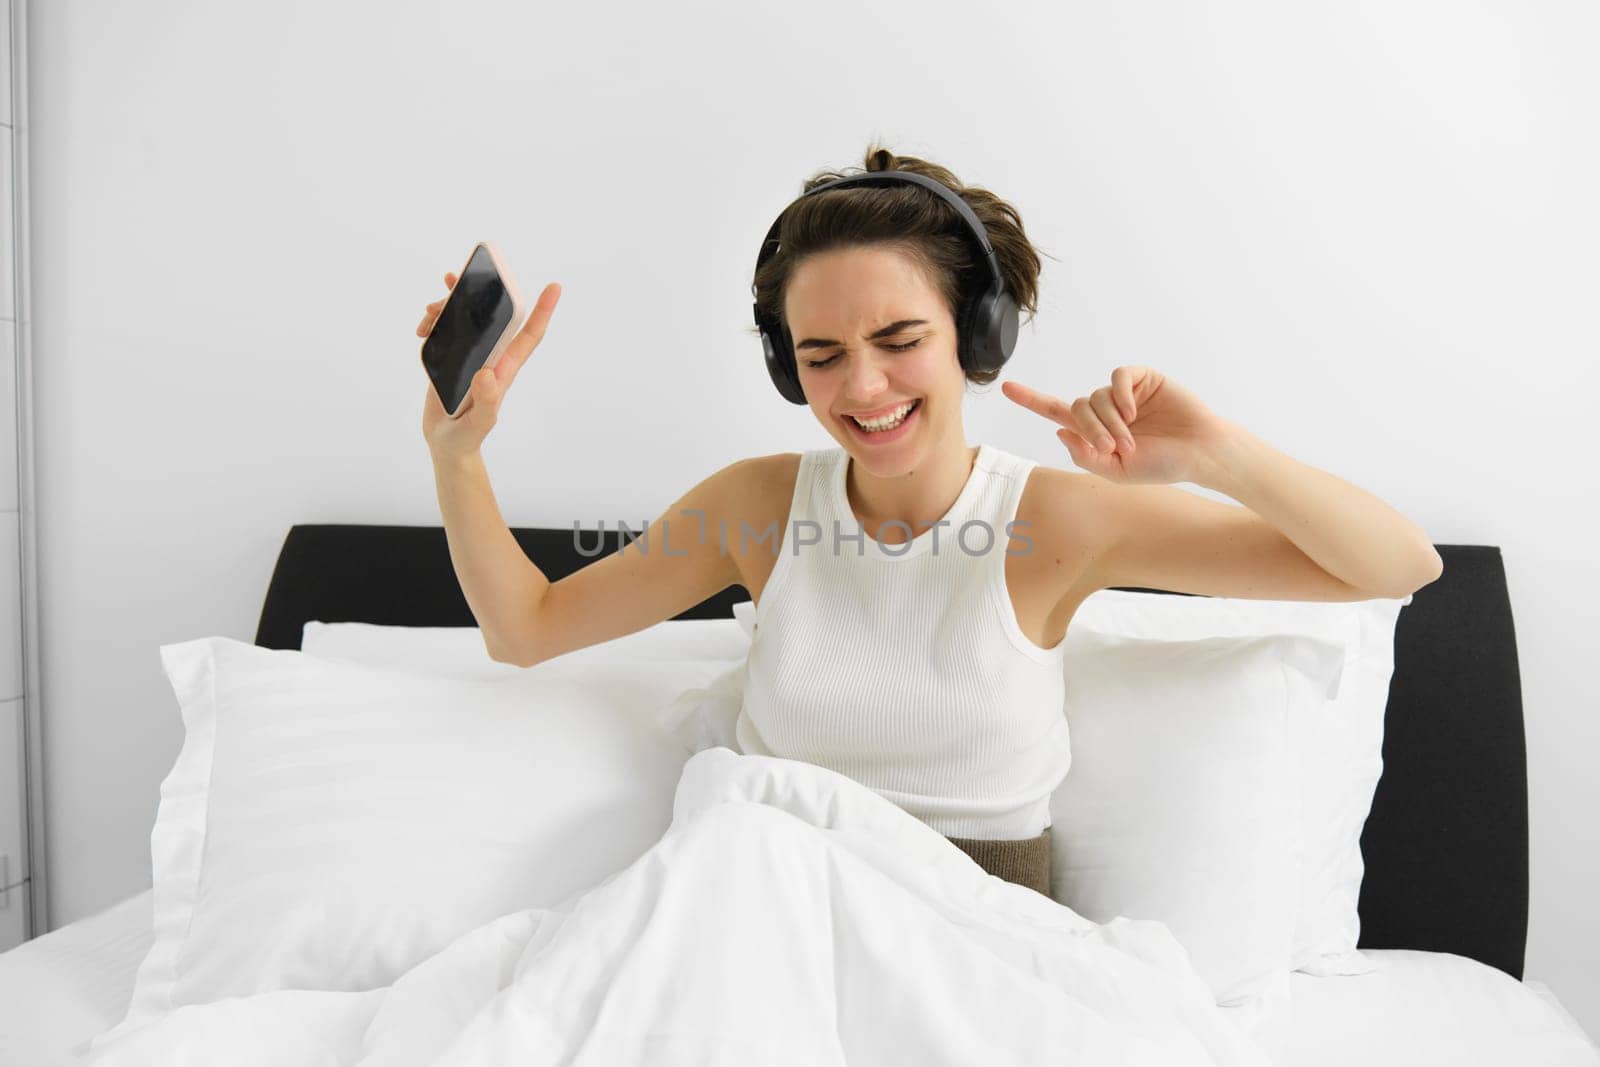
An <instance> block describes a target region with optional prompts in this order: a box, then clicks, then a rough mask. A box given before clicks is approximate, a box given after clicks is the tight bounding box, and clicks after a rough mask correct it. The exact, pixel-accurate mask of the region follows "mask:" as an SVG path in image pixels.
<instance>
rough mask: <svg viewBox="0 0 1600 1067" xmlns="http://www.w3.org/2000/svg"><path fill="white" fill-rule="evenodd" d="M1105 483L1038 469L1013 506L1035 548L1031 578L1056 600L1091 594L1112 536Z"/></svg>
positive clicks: (1092, 477) (1096, 586)
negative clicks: (1097, 564)
mask: <svg viewBox="0 0 1600 1067" xmlns="http://www.w3.org/2000/svg"><path fill="white" fill-rule="evenodd" d="M1108 486H1112V483H1110V482H1107V481H1106V480H1105V479H1104V478H1100V477H1097V476H1095V475H1093V474H1086V473H1083V472H1081V471H1068V470H1061V469H1059V468H1056V467H1047V466H1045V465H1044V464H1042V463H1040V464H1038V465H1036V466H1035V467H1034V468H1033V471H1032V473H1031V474H1030V475H1029V477H1028V482H1027V484H1026V486H1024V488H1023V493H1022V499H1021V500H1020V501H1018V503H1017V521H1018V523H1019V524H1021V523H1023V522H1026V523H1027V525H1025V526H1021V531H1022V532H1023V533H1025V534H1026V535H1027V536H1028V537H1029V538H1031V539H1032V540H1033V542H1034V547H1033V548H1032V549H1031V551H1030V554H1031V555H1033V556H1035V557H1036V559H1035V562H1034V564H1033V565H1032V566H1031V567H1030V568H1029V571H1030V576H1031V577H1032V578H1033V579H1034V580H1036V581H1039V582H1042V583H1044V584H1046V585H1048V586H1049V587H1050V588H1051V590H1052V591H1053V592H1054V594H1055V595H1056V597H1057V598H1061V599H1072V600H1074V601H1078V600H1082V599H1083V598H1084V597H1087V596H1088V595H1089V594H1090V593H1093V592H1094V591H1095V590H1096V589H1100V588H1104V586H1103V585H1101V584H1099V580H1100V576H1099V572H1098V570H1097V568H1096V562H1097V560H1099V559H1100V558H1101V557H1102V556H1103V554H1104V552H1105V548H1106V546H1107V545H1108V544H1110V543H1111V541H1112V539H1113V538H1114V536H1115V531H1113V530H1111V529H1110V528H1109V526H1108V523H1109V521H1110V517H1109V516H1110V513H1109V511H1108V509H1107V508H1106V507H1105V500H1104V497H1103V496H1102V491H1103V490H1104V489H1105V488H1106V487H1108Z"/></svg>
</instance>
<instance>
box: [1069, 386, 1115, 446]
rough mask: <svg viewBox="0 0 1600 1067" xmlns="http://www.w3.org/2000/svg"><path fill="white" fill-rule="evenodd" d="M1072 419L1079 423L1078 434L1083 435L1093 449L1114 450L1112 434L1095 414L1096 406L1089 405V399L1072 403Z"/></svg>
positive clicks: (1082, 397) (1081, 399)
mask: <svg viewBox="0 0 1600 1067" xmlns="http://www.w3.org/2000/svg"><path fill="white" fill-rule="evenodd" d="M1072 417H1073V418H1074V419H1075V420H1076V421H1077V424H1078V432H1079V433H1080V434H1082V435H1083V439H1084V440H1085V441H1087V442H1088V443H1089V445H1090V447H1091V448H1095V449H1098V450H1100V451H1102V452H1110V451H1111V449H1112V441H1111V434H1110V432H1109V431H1108V430H1107V429H1106V427H1105V423H1103V422H1101V421H1100V416H1099V415H1098V414H1097V413H1096V412H1095V410H1094V405H1092V404H1091V403H1089V398H1088V397H1086V396H1080V397H1079V398H1078V399H1076V400H1074V401H1073V402H1072Z"/></svg>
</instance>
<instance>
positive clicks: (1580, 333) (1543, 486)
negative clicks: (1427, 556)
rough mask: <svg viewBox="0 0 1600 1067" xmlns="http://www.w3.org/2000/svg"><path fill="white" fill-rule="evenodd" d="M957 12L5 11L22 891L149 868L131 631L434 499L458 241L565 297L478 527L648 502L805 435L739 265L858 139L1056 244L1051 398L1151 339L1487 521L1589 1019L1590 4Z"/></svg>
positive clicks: (551, 8)
mask: <svg viewBox="0 0 1600 1067" xmlns="http://www.w3.org/2000/svg"><path fill="white" fill-rule="evenodd" d="M994 11H995V13H993V14H985V15H979V14H977V13H976V12H977V9H975V8H973V7H972V6H971V5H970V4H965V3H962V4H957V3H948V2H941V3H935V4H930V3H927V2H925V0H924V2H919V3H916V4H903V5H901V4H892V5H891V4H873V5H866V6H858V5H857V4H855V3H839V2H837V0H830V2H824V3H818V4H810V5H807V6H806V7H805V8H804V9H800V8H796V7H794V6H792V5H790V6H761V5H751V4H741V3H724V4H703V3H702V4H692V5H686V4H667V5H660V4H646V3H633V4H629V5H626V6H625V8H623V9H621V10H619V9H618V7H617V5H615V4H606V5H599V6H590V5H581V4H560V5H558V4H540V5H524V4H515V3H509V2H504V3H496V2H492V0H473V2H462V0H450V2H449V3H446V2H444V0H438V2H427V3H425V2H419V0H412V2H406V3H396V2H394V0H384V2H381V3H380V2H377V0H368V2H365V3H344V4H326V3H321V2H313V0H282V2H278V3H272V4H264V3H263V4H257V5H253V6H250V7H247V6H245V5H241V4H197V3H178V2H172V0H169V2H167V3H145V4H136V5H125V4H115V3H107V2H100V3H92V2H88V0H75V2H74V0H56V2H52V3H41V4H36V5H34V7H33V21H32V33H31V36H30V40H29V47H30V49H31V50H32V51H31V66H32V71H33V79H34V80H33V82H32V84H31V86H30V89H31V92H32V99H33V107H34V112H33V119H34V129H33V134H34V157H33V166H34V168H35V170H34V172H33V175H32V178H33V188H34V190H35V192H34V197H33V206H34V210H35V212H36V214H35V217H34V220H33V226H34V263H35V268H36V275H35V277H34V279H33V282H34V293H35V296H36V304H35V307H34V318H35V320H36V322H37V329H36V333H35V338H34V343H35V350H36V357H35V358H36V360H37V364H38V365H37V388H38V396H37V410H38V429H39V433H40V435H41V436H40V440H39V441H38V458H39V464H40V468H39V471H38V476H39V486H40V489H39V505H40V516H39V517H40V540H41V546H42V547H41V554H40V558H41V564H42V567H43V573H42V575H41V585H40V588H41V598H42V616H43V626H44V633H43V635H42V655H43V662H44V701H45V714H46V719H47V734H46V738H45V744H46V746H47V752H48V780H47V787H48V798H49V842H48V844H49V857H50V865H49V871H48V873H49V881H50V886H51V889H52V892H51V901H50V904H51V914H52V921H53V924H54V925H60V924H63V923H66V922H69V921H71V920H73V919H76V918H78V917H80V916H83V915H85V914H88V913H90V912H92V911H94V910H96V909H99V908H103V907H105V906H107V905H109V904H111V903H113V902H115V901H118V900H120V899H122V898H124V897H126V896H128V895H129V894H132V893H134V892H137V891H139V890H140V889H142V888H144V887H145V886H147V885H148V884H149V877H150V869H149V864H150V855H149V831H150V827H151V825H152V822H153V819H154V815H155V809H156V803H157V800H158V788H159V784H160V781H161V779H162V777H163V776H164V775H165V773H166V771H167V769H168V767H169V766H170V764H171V762H172V760H173V758H174V756H175V755H176V753H177V749H178V744H179V741H180V733H181V731H180V724H179V720H178V715H177V712H176V710H175V708H174V706H173V702H172V699H171V694H170V691H169V689H168V687H167V685H166V682H165V680H164V678H163V676H162V673H161V669H160V666H159V662H158V658H157V653H156V649H157V646H158V645H160V644H163V643H167V642H173V641H181V640H186V639H189V638H192V637H196V636H202V635H207V634H226V635H229V636H232V637H235V638H239V639H241V640H250V639H251V638H252V637H253V636H254V633H255V626H256V621H257V617H258V612H259V610H260V606H261V598H262V594H263V591H264V590H265V587H266V583H267V579H268V577H269V575H270V572H271V568H272V565H273V561H274V559H275V557H276V554H277V551H278V548H279V545H280V543H281V541H282V539H283V536H284V533H285V531H286V530H287V529H288V528H289V526H290V525H291V524H292V523H296V522H380V523H383V522H393V523H429V524H431V523H437V522H438V521H439V516H438V511H437V505H436V501H435V498H434V493H433V481H432V476H431V468H430V466H429V462H428V455H427V452H426V450H425V447H424V445H423V442H422V438H421V433H420V429H419V422H420V412H421V402H422V398H423V390H424V389H425V388H426V380H425V377H424V375H423V372H422V370H421V367H420V365H419V363H418V351H417V339H416V337H415V335H414V333H413V331H414V329H415V326H416V324H417V320H418V319H419V317H420V316H421V313H422V306H423V305H424V304H425V303H426V302H428V301H430V300H433V299H435V298H437V297H438V296H440V295H442V294H443V292H444V290H443V283H442V280H441V275H442V274H443V273H444V272H445V271H446V270H453V269H457V268H458V267H459V266H460V264H461V262H462V260H463V259H464V257H465V255H466V253H467V251H468V249H469V248H470V246H471V244H472V242H474V241H476V240H478V239H480V238H491V239H494V240H496V241H498V242H500V244H501V246H502V248H503V249H504V250H505V251H506V253H507V255H508V256H509V258H510V262H511V263H512V264H513V265H514V268H515V270H516V272H517V274H518V276H519V277H520V278H521V280H522V282H523V284H524V286H525V287H526V288H527V289H529V290H530V292H532V293H535V294H536V293H537V292H538V290H539V289H540V288H541V287H542V286H543V285H544V284H545V283H546V282H548V281H552V280H558V281H560V282H562V283H563V285H564V288H565V293H564V295H563V297H562V301H561V305H560V307H559V309H558V310H557V312H556V317H555V320H554V322H553V324H552V326H551V328H550V331H549V334H548V336H547V338H546V340H545V342H544V345H543V346H542V347H541V348H540V349H539V350H538V351H537V352H536V353H535V354H534V356H533V358H532V360H531V361H530V362H529V364H528V365H527V367H526V368H525V370H524V371H523V373H522V375H521V377H520V378H519V380H518V382H517V383H516V387H515V389H514V392H513V395H512V396H511V398H510V399H509V400H508V402H507V404H506V406H505V408H504V409H503V411H502V416H501V422H500V425H499V427H498V428H497V429H496V430H495V432H494V435H493V436H492V437H491V438H490V440H489V442H488V445H487V447H486V455H487V458H488V461H489V467H490V471H491V473H492V474H493V476H494V478H495V484H496V488H497V491H498V494H499V498H500V502H501V505H502V508H503V511H504V513H505V514H506V516H507V518H508V521H510V522H511V523H513V524H514V525H540V524H565V523H568V522H570V521H572V520H573V519H574V518H579V519H581V520H582V521H584V522H586V523H592V522H595V521H597V520H598V519H599V518H602V517H604V518H606V519H608V520H613V521H614V520H615V519H616V518H618V517H627V518H629V519H630V520H631V521H634V522H636V523H638V522H642V521H644V520H645V519H647V518H649V517H650V516H653V515H655V514H657V513H658V512H659V511H660V510H661V509H662V508H664V507H666V506H667V505H668V504H669V503H671V501H672V500H673V499H675V498H676V496H677V495H678V494H679V493H681V492H682V491H683V490H684V489H686V488H687V487H688V486H689V485H691V484H693V483H694V482H695V481H697V480H698V479H700V478H701V477H703V476H704V475H705V474H707V473H709V472H710V471H712V470H714V469H716V468H717V467H719V466H721V465H723V464H724V463H727V462H729V461H731V460H732V459H734V458H736V457H738V456H742V455H752V454H758V453H764V452H773V451H781V450H795V449H802V448H813V447H822V446H825V445H828V444H830V443H831V439H830V438H828V437H827V435H826V434H825V432H824V431H823V430H822V429H821V427H820V426H818V425H816V424H815V422H814V420H813V418H812V416H811V415H810V413H809V412H808V411H807V410H805V409H803V408H793V407H790V406H789V405H788V404H786V403H784V402H783V401H781V400H779V399H778V398H777V397H776V396H775V394H774V392H773V390H772V387H771V385H770V384H769V383H768V381H767V380H766V376H765V371H764V370H763V368H762V365H761V361H760V355H759V346H758V345H757V344H756V342H755V341H754V340H753V339H752V338H751V336H750V335H749V334H747V333H746V332H745V330H746V327H747V326H749V325H750V322H751V319H750V292H749V282H750V272H751V268H752V266H753V263H754V260H755V254H756V250H757V244H758V242H759V241H760V239H761V237H762V236H763V235H764V234H765V231H766V228H767V226H768V225H769V224H770V223H771V221H772V219H773V217H774V216H775V215H776V214H777V213H778V211H779V210H781V209H782V208H783V206H784V205H785V204H786V203H787V202H788V201H789V200H790V199H791V198H792V197H793V196H794V195H795V194H796V193H797V192H798V191H799V188H800V183H801V181H802V180H803V179H804V178H805V177H807V176H808V175H809V174H810V173H811V172H812V171H813V170H814V169H815V168H818V167H822V166H839V165H855V164H859V163H860V161H861V156H862V153H863V151H864V149H865V147H866V145H867V142H868V140H869V139H870V138H872V137H873V136H875V135H881V136H882V137H883V138H884V139H885V140H886V142H887V143H888V144H889V146H890V147H891V148H893V149H895V150H897V151H900V152H902V153H907V154H927V155H929V156H932V157H933V158H936V159H939V160H941V161H944V162H946V163H947V164H948V165H950V166H951V167H952V168H953V169H954V170H955V171H956V173H957V174H958V175H959V176H961V177H962V178H964V179H966V180H969V181H973V182H977V183H979V184H984V185H987V186H989V187H991V188H993V189H994V190H996V191H997V192H999V193H1000V194H1001V195H1002V196H1005V197H1007V198H1008V199H1010V200H1012V201H1013V202H1014V203H1015V204H1016V205H1017V206H1018V207H1019V209H1020V210H1021V212H1022V214H1023V218H1024V221H1025V223H1026V224H1027V226H1028V228H1029V232H1030V233H1031V234H1032V236H1033V237H1034V239H1035V240H1036V241H1037V242H1038V243H1039V244H1040V245H1041V246H1042V247H1043V248H1044V249H1045V250H1046V251H1048V252H1050V253H1052V254H1054V255H1056V256H1058V257H1060V259H1059V262H1057V261H1051V260H1046V267H1045V275H1044V278H1043V310H1042V314H1041V315H1040V317H1039V319H1038V320H1037V322H1036V323H1035V324H1034V325H1032V326H1030V327H1025V328H1024V331H1023V336H1022V340H1021V344H1020V348H1019V351H1018V353H1017V355H1016V356H1015V358H1014V360H1013V362H1012V364H1011V367H1010V376H1011V377H1014V378H1015V379H1017V380H1020V381H1023V382H1026V383H1028V384H1031V385H1034V386H1036V387H1038V388H1041V389H1045V390H1047V391H1050V392H1053V393H1056V394H1058V395H1061V396H1063V397H1066V398H1069V399H1070V398H1072V397H1075V396H1078V395H1081V394H1084V393H1087V392H1089V391H1091V390H1093V389H1094V388H1097V387H1098V386H1100V385H1102V384H1105V383H1106V382H1107V381H1108V380H1109V375H1110V372H1111V370H1112V368H1113V367H1115V366H1117V365H1118V364H1121V363H1146V364H1149V365H1152V366H1155V367H1157V368H1159V369H1160V370H1162V371H1164V372H1166V373H1168V374H1170V375H1172V376H1173V377H1175V378H1176V379H1178V380H1180V381H1182V382H1183V383H1184V384H1185V385H1186V386H1189V387H1190V388H1193V389H1194V390H1196V391H1197V392H1198V393H1199V394H1200V395H1201V396H1202V397H1203V398H1205V399H1206V401H1207V402H1208V403H1209V404H1211V406H1212V407H1213V408H1215V409H1216V410H1217V411H1219V412H1220V413H1222V414H1224V415H1225V416H1227V417H1229V418H1232V419H1234V420H1235V421H1238V422H1240V423H1242V424H1244V425H1245V426H1247V427H1249V428H1250V429H1252V430H1253V431H1254V432H1256V433H1257V434H1259V435H1260V436H1262V437H1264V438H1265V439H1266V440H1268V441H1269V442H1271V443H1273V444H1274V445H1276V446H1277V447H1279V448H1281V449H1283V450H1284V451H1286V452H1288V453H1289V454H1291V455H1293V456H1295V457H1297V458H1299V459H1301V460H1303V461H1305V462H1307V463H1311V464H1313V465H1315V466H1318V467H1322V468H1324V469H1327V470H1330V471H1332V472H1334V473H1336V474H1338V475H1339V476H1341V477H1343V478H1346V479H1349V480H1350V481H1352V482H1354V483H1356V484H1357V485H1360V486H1362V487H1363V488H1366V489H1368V490H1370V491H1372V492H1374V493H1376V494H1377V495H1379V496H1380V497H1382V498H1383V499H1385V500H1387V501H1389V502H1391V503H1393V504H1394V505H1395V506H1396V507H1398V508H1399V509H1400V510H1401V511H1403V512H1404V513H1405V514H1407V515H1409V516H1411V517H1412V518H1414V519H1415V520H1417V521H1418V522H1419V523H1421V524H1422V525H1423V526H1424V527H1425V528H1426V529H1427V530H1428V531H1429V533H1430V535H1431V536H1432V538H1433V539H1434V540H1435V541H1436V542H1440V543H1475V544H1491V545H1499V546H1501V547H1502V548H1503V550H1504V553H1505V559H1506V565H1507V569H1508V571H1509V576H1510V584H1511V595H1512V601H1513V608H1514V611H1515V615H1516V624H1517V626H1516V629H1517V638H1518V643H1519V649H1520V656H1521V665H1522V672H1523V691H1524V697H1525V701H1526V712H1527V723H1528V725H1527V733H1528V761H1529V774H1530V779H1531V785H1530V791H1531V806H1532V864H1533V868H1532V882H1533V898H1532V919H1531V924H1530V925H1531V929H1530V944H1529V951H1528V975H1529V977H1532V978H1536V979H1539V980H1541V981H1544V982H1547V983H1548V984H1549V985H1550V986H1551V987H1552V988H1553V989H1554V990H1555V992H1556V993H1557V995H1558V996H1560V997H1561V998H1562V999H1563V1001H1564V1002H1565V1003H1566V1004H1567V1005H1568V1007H1569V1008H1570V1009H1571V1010H1572V1011H1573V1012H1574V1013H1575V1014H1577V1015H1578V1016H1579V1017H1580V1019H1582V1021H1583V1022H1584V1023H1585V1024H1586V1026H1587V1027H1588V1029H1589V1030H1590V1032H1591V1033H1600V978H1597V977H1596V972H1595V970H1594V965H1593V962H1592V960H1593V955H1594V949H1595V948H1596V947H1597V946H1600V917H1597V916H1596V914H1595V913H1594V911H1593V910H1591V909H1589V908H1587V907H1585V906H1584V904H1583V902H1584V901H1586V900H1589V901H1592V900H1594V899H1596V898H1597V897H1600V849H1597V848H1596V847H1595V846H1596V834H1595V828H1594V815H1595V811H1596V803H1597V800H1600V788H1597V786H1596V777H1595V774H1594V771H1593V766H1594V753H1595V752H1596V751H1597V750H1600V715H1597V712H1600V706H1597V705H1600V701H1597V699H1596V685H1595V682H1594V680H1593V679H1594V677H1595V676H1594V673H1593V671H1592V670H1590V669H1588V667H1589V664H1591V663H1592V658H1593V651H1592V644H1593V641H1594V634H1595V633H1596V631H1597V627H1596V623H1597V621H1600V620H1597V618H1596V611H1595V605H1596V603H1600V600H1597V593H1600V588H1597V582H1596V576H1597V567H1596V556H1597V553H1596V551H1595V549H1594V547H1593V537H1594V532H1595V522H1594V520H1595V505H1594V502H1593V492H1594V488H1593V487H1594V475H1593V463H1594V455H1595V452H1594V446H1593V443H1592V441H1591V439H1590V436H1589V434H1588V432H1587V429H1586V428H1587V427H1588V426H1591V425H1592V424H1593V423H1592V418H1593V412H1592V408H1593V402H1594V394H1595V392H1596V387H1597V385H1600V381H1597V374H1596V370H1595V364H1596V358H1595V357H1596V355H1597V352H1600V348H1597V341H1600V324H1597V320H1596V317H1595V315H1594V300H1595V293H1596V292H1597V291H1600V285H1597V283H1600V277H1597V274H1600V267H1597V264H1600V260H1597V259H1596V257H1595V249H1596V248H1597V247H1600V225H1597V222H1600V217H1597V209H1596V206H1595V198H1594V196H1593V190H1594V189H1595V188H1600V152H1597V146H1596V141H1597V133H1596V125H1595V123H1594V121H1593V107H1592V105H1593V102H1594V101H1595V100H1596V99H1597V98H1600V96H1597V94H1600V76H1597V74H1596V71H1595V67H1594V66H1593V64H1592V63H1591V62H1589V60H1590V59H1591V58H1592V55H1591V53H1592V42H1593V41H1594V40H1595V36H1596V30H1597V29H1600V25H1597V23H1600V19H1597V16H1596V9H1595V8H1594V7H1593V6H1592V5H1580V4H1577V3H1556V2H1546V3H1525V4H1518V5H1503V4H1489V3H1483V2H1475V3H1460V2H1452V3H1435V4H1424V3H1394V2H1392V0H1382V2H1362V3H1341V4H1328V5H1316V6H1311V5H1301V4H1296V5H1282V4H1275V3H1271V2H1267V0H1261V2H1249V3H1247V2H1232V3H1226V4H1212V5H1199V4H1193V3H1183V2H1178V0H1173V2H1170V3H1144V4H1137V5H1132V4H1116V5H1112V4H1091V3H1074V4H1050V5H1042V4H1041V5H1015V6H1013V7H1012V8H1011V9H1010V10H1006V9H1005V8H1004V6H1003V5H1002V6H1001V7H1000V8H997V9H994ZM969 404H970V406H969V409H968V412H969V413H968V420H967V428H968V436H969V439H971V440H974V441H977V440H988V441H991V442H993V443H994V444H996V445H997V446H999V447H1001V448H1005V449H1008V450H1011V451H1015V452H1018V453H1021V454H1025V455H1030V456H1033V457H1035V458H1037V459H1039V460H1041V461H1043V462H1045V463H1048V464H1052V465H1055V466H1060V467H1070V466H1071V460H1070V458H1069V457H1068V455H1067V453H1066V451H1065V449H1064V448H1063V447H1062V446H1061V445H1060V443H1059V442H1058V441H1057V440H1056V439H1055V438H1054V437H1053V436H1052V433H1051V426H1050V425H1048V424H1046V423H1044V422H1043V421H1042V420H1040V419H1039V418H1038V417H1036V416H1033V415H1031V414H1029V413H1027V412H1025V411H1023V410H1022V409H1021V408H1018V407H1016V406H1015V405H1012V404H1011V403H1010V401H1008V400H1006V399H1005V398H1004V397H1003V396H1002V395H1001V394H1000V393H999V391H998V388H993V389H991V390H990V391H989V392H988V393H987V395H985V396H984V397H982V398H981V399H979V398H974V399H973V400H972V401H970V402H969ZM602 427H609V428H610V432H605V431H604V430H602ZM580 435H581V437H582V438H583V439H585V440H587V441H591V442H593V444H592V445H591V446H590V447H588V448H585V449H582V450H579V449H574V448H572V447H570V446H564V445H563V442H564V441H567V440H569V439H571V438H573V437H574V436H580Z"/></svg>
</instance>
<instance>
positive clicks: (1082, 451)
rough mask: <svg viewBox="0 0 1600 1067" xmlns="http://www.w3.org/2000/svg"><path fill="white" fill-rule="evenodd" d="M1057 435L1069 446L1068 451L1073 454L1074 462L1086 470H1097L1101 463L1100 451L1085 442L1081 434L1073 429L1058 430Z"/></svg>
mask: <svg viewBox="0 0 1600 1067" xmlns="http://www.w3.org/2000/svg"><path fill="white" fill-rule="evenodd" d="M1056 436H1057V437H1058V438H1060V439H1061V443H1062V444H1064V445H1066V446H1067V452H1068V453H1069V454H1070V455H1071V456H1072V462H1074V463H1076V464H1077V465H1078V466H1080V467H1082V468H1083V469H1084V470H1089V471H1092V470H1095V469H1096V468H1098V467H1099V466H1100V465H1101V458H1100V453H1099V452H1098V451H1097V450H1096V449H1095V448H1094V446H1092V445H1088V444H1085V443H1084V440H1083V438H1082V437H1081V436H1079V435H1078V434H1076V433H1073V432H1072V431H1071V430H1057V431H1056Z"/></svg>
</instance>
